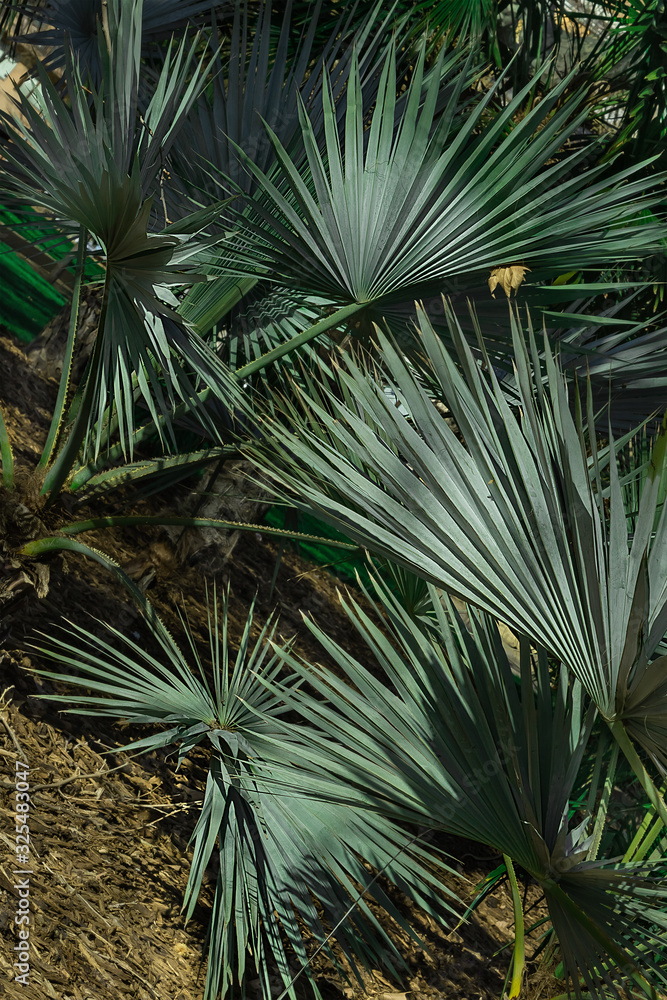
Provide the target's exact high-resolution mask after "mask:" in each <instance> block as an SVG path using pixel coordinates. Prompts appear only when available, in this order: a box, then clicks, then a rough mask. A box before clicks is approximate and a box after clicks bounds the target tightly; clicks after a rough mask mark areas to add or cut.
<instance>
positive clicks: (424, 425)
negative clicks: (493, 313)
mask: <svg viewBox="0 0 667 1000" xmlns="http://www.w3.org/2000/svg"><path fill="white" fill-rule="evenodd" d="M449 320H450V323H451V333H452V337H453V338H454V339H455V341H456V343H457V347H458V352H459V357H458V360H459V364H460V365H461V368H462V372H461V371H459V369H458V368H457V366H456V364H455V362H454V359H453V358H452V356H451V355H450V354H449V352H448V351H447V349H446V348H445V347H444V346H443V344H442V342H441V340H440V339H439V338H438V337H437V336H436V335H435V333H434V331H433V329H432V327H431V326H430V324H429V322H428V318H427V316H426V315H425V314H424V313H423V312H421V311H420V313H419V323H420V331H421V336H422V347H423V350H424V351H425V353H426V354H427V356H428V358H429V359H430V365H431V369H432V377H433V379H434V380H436V381H437V382H438V383H439V387H440V393H441V396H442V398H443V399H444V400H446V403H447V406H448V407H449V411H450V413H451V416H452V418H453V420H454V421H455V423H456V426H457V428H458V430H459V431H460V433H461V434H462V435H463V438H464V440H465V444H464V443H462V441H461V440H460V439H459V437H458V436H457V433H456V432H455V430H453V429H452V427H450V426H449V423H448V422H447V420H446V419H444V418H443V416H442V415H441V414H440V412H439V411H438V409H437V408H436V407H435V406H434V405H433V402H432V401H431V399H430V398H429V396H428V395H427V393H426V391H425V390H424V389H423V388H422V387H421V386H420V385H419V382H418V381H417V380H416V379H415V377H414V375H413V374H412V372H411V371H410V368H409V367H408V365H407V364H406V361H405V360H404V358H403V357H402V356H401V354H400V353H399V352H398V351H397V350H396V347H395V346H394V345H392V343H391V342H390V341H389V340H388V339H387V337H386V336H385V335H383V334H382V333H381V332H379V331H378V340H379V344H380V346H381V351H382V357H383V359H384V363H385V365H386V380H387V381H386V385H385V387H384V388H383V386H382V384H378V383H376V382H374V381H373V380H372V379H371V378H370V377H369V376H368V374H367V373H366V372H364V371H363V370H362V369H361V368H360V367H358V366H357V365H356V364H355V362H354V361H353V360H352V359H351V358H345V359H344V360H343V361H342V363H341V369H340V373H339V377H338V382H339V389H338V391H337V392H332V391H327V389H326V387H324V388H322V387H318V385H317V383H316V382H315V381H314V380H313V381H311V383H310V386H309V390H302V392H301V397H300V407H301V408H300V409H297V408H296V407H289V408H288V409H286V413H287V416H288V426H285V424H284V423H283V422H281V421H280V420H276V419H274V420H273V421H272V423H271V424H270V433H271V438H270V439H269V440H270V441H271V442H272V443H270V444H263V445H262V444H260V443H255V444H250V445H248V446H247V448H246V453H247V454H248V455H250V456H252V457H253V458H254V460H255V461H256V462H257V463H258V465H259V466H260V467H261V468H263V469H264V470H265V472H266V474H267V475H269V476H270V477H272V478H273V479H274V480H275V481H277V482H278V483H280V484H281V486H282V487H284V488H285V494H284V495H285V496H286V497H288V498H289V500H290V502H292V503H294V504H295V505H296V506H297V507H301V508H303V509H307V510H312V511H315V512H317V514H318V516H320V517H321V518H322V519H323V520H325V521H327V522H328V523H330V524H332V525H333V526H335V527H337V528H339V529H340V530H342V531H343V532H344V533H345V534H346V535H347V536H348V537H349V538H350V539H353V540H355V541H357V542H358V543H359V544H362V545H364V546H366V547H367V548H368V549H370V550H371V551H372V552H376V553H378V554H380V555H382V556H384V557H386V558H389V559H392V560H393V561H395V562H397V563H399V564H401V565H403V566H405V567H406V568H407V569H410V570H412V571H414V572H415V573H417V574H418V575H420V576H423V577H424V578H426V579H427V580H429V581H431V582H432V583H435V584H437V585H438V586H441V587H444V588H445V589H447V590H448V591H450V592H451V593H454V594H456V595H457V596H458V597H459V598H462V599H463V600H466V601H469V602H471V603H472V604H474V605H476V606H478V607H480V608H483V609H484V610H485V611H487V612H489V613H490V614H492V615H494V616H495V617H496V618H499V619H500V620H501V621H503V622H506V623H507V624H508V625H509V626H510V627H511V628H513V629H514V630H516V631H517V632H518V633H519V634H522V635H527V636H529V637H530V638H531V639H533V640H535V641H537V642H539V643H540V644H541V645H543V646H544V647H545V648H546V649H548V650H549V652H550V653H551V654H553V655H554V656H556V657H558V659H559V660H560V661H561V662H562V663H564V664H565V665H566V667H567V669H568V670H571V671H572V673H573V674H574V676H576V677H577V679H578V680H579V681H580V683H581V684H582V686H583V688H584V690H585V691H586V693H587V694H588V696H589V697H590V698H591V699H592V700H593V702H594V703H595V705H596V706H597V708H598V710H599V712H600V713H601V715H602V717H603V718H604V719H605V721H606V722H607V724H608V725H609V727H610V729H611V732H612V733H613V735H614V737H615V739H616V740H617V741H618V742H619V744H620V746H621V748H622V749H623V751H624V753H625V754H626V755H627V757H628V759H629V761H630V763H631V764H632V766H633V768H634V769H635V770H636V772H637V775H638V777H639V778H640V780H641V781H642V783H643V785H644V787H645V790H646V792H647V794H648V795H649V797H650V799H651V801H653V802H655V803H656V805H657V806H658V808H659V809H660V810H661V815H662V816H663V818H664V816H665V815H667V812H666V811H665V806H664V804H663V803H662V800H661V799H660V796H659V795H658V793H657V792H656V789H655V786H654V785H653V783H652V781H651V779H650V777H649V775H648V773H647V772H646V770H645V768H644V765H643V764H642V762H641V760H640V758H639V756H638V754H637V750H636V749H635V747H638V748H641V750H643V751H645V752H646V753H647V754H648V755H649V757H650V758H651V759H652V760H653V762H654V764H655V765H656V767H658V768H659V769H660V770H662V771H664V770H665V768H667V743H666V740H665V737H666V735H667V731H666V720H665V710H664V704H663V703H664V695H665V673H664V671H665V663H666V662H667V661H666V660H665V658H664V657H662V656H657V658H656V651H658V652H659V646H660V643H661V642H662V639H663V636H664V634H665V632H666V631H667V587H666V585H665V580H666V579H667V574H666V573H665V563H664V559H665V544H664V537H665V531H667V514H666V513H665V508H664V507H663V509H662V512H661V513H660V516H659V517H658V519H657V526H656V523H655V522H656V507H657V502H658V496H659V488H660V481H661V475H662V468H663V464H664V455H665V448H666V447H667V433H666V431H665V426H664V425H663V430H662V432H661V435H660V436H659V438H658V440H657V442H656V445H655V448H654V450H653V454H652V458H651V464H650V468H649V470H648V473H647V478H646V484H645V486H644V489H643V492H642V496H641V503H640V507H639V513H638V515H637V518H636V522H635V524H634V530H632V531H630V532H629V530H628V526H627V524H626V513H625V508H624V498H623V492H622V488H621V485H620V481H619V476H618V471H617V465H616V461H615V457H614V446H613V444H610V446H609V448H608V449H607V451H606V452H605V453H604V456H602V455H601V453H600V452H599V450H598V447H597V445H596V442H595V434H594V415H593V412H592V407H590V406H589V413H588V426H589V428H590V433H589V435H588V437H587V436H586V432H585V425H584V424H583V421H582V420H581V415H580V414H579V417H577V418H576V419H575V417H573V415H572V414H571V411H570V406H569V402H568V390H567V383H566V381H565V379H564V377H563V375H562V373H561V372H560V370H559V368H558V365H557V363H556V361H555V360H554V358H553V356H552V353H551V350H550V347H549V344H548V341H547V340H546V339H545V344H544V359H545V364H546V384H545V383H544V382H543V380H542V377H541V361H540V357H539V355H538V352H537V346H536V342H535V339H534V337H533V336H532V333H531V334H530V352H529V351H528V348H527V347H526V343H525V340H524V335H523V333H522V331H521V329H520V327H519V325H518V319H517V317H516V316H513V320H512V323H513V339H514V352H515V364H516V370H517V389H518V399H517V400H516V403H517V405H516V406H512V405H510V403H509V402H508V399H507V397H506V396H505V394H504V392H503V389H502V386H501V385H500V383H499V382H498V380H497V379H496V377H495V376H494V374H493V371H492V370H490V371H489V375H488V377H485V376H484V374H483V373H482V371H481V370H480V367H479V365H478V363H477V362H476V361H475V359H474V358H473V355H472V353H471V351H470V348H469V347H468V345H467V344H466V342H465V340H464V338H463V337H462V335H461V332H460V330H459V329H458V327H457V324H456V320H455V318H454V317H453V315H451V313H450V315H449ZM487 367H489V368H490V366H488V365H487ZM398 404H400V405H398ZM587 448H590V449H591V451H592V456H591V458H590V459H588V458H587ZM607 506H608V510H609V513H608V514H607Z"/></svg>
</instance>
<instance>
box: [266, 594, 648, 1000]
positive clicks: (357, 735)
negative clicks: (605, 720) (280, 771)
mask: <svg viewBox="0 0 667 1000" xmlns="http://www.w3.org/2000/svg"><path fill="white" fill-rule="evenodd" d="M375 586H376V590H377V592H378V594H379V596H380V599H381V604H382V606H383V609H384V612H385V621H384V626H385V627H384V628H383V629H380V628H379V627H378V625H377V624H376V622H375V621H374V620H372V619H371V618H370V617H369V616H368V614H367V613H366V612H365V611H364V610H363V609H362V608H361V607H360V606H359V605H358V604H357V603H356V602H354V601H351V602H350V604H349V606H348V608H347V610H348V614H349V616H350V619H351V621H352V623H353V624H354V625H355V627H356V629H357V630H358V633H359V636H360V639H361V640H362V641H363V643H364V644H365V645H366V646H367V647H368V648H369V649H370V651H372V653H373V655H374V658H375V659H376V661H377V662H378V663H379V664H380V665H381V666H382V668H383V672H384V674H385V677H386V680H388V681H389V682H390V686H388V685H386V683H382V682H379V681H378V680H377V679H376V676H374V675H373V674H372V673H371V672H369V671H368V670H367V669H366V668H364V667H363V666H362V665H361V664H360V663H359V661H358V660H357V659H356V658H355V657H354V656H352V655H350V654H349V653H347V652H346V651H344V650H343V649H342V648H341V647H340V646H339V645H338V644H337V643H336V642H335V641H334V640H332V639H331V638H329V637H328V636H327V634H326V631H325V630H324V629H322V628H320V627H318V626H317V625H315V624H313V623H309V628H310V629H311V631H312V632H313V633H314V635H315V636H316V638H317V639H318V640H319V641H320V643H321V644H322V645H323V647H324V649H325V650H326V651H327V654H328V655H329V656H330V657H331V658H333V660H334V661H335V662H336V664H337V666H338V674H339V676H336V677H333V676H332V675H331V673H330V672H328V671H325V670H324V669H319V670H313V667H312V666H311V665H310V664H304V663H302V662H300V661H299V660H298V659H296V658H295V657H294V656H293V655H290V654H287V655H285V654H283V655H285V659H286V660H287V661H288V662H289V664H290V666H291V667H292V669H293V670H294V671H295V672H296V673H297V674H298V675H300V676H301V677H302V678H303V680H307V682H308V687H302V688H299V689H296V688H294V689H293V690H292V691H290V692H285V693H284V696H285V699H286V701H287V702H288V703H289V704H290V705H291V706H292V707H293V708H295V709H296V710H297V711H298V712H299V713H300V715H301V716H302V718H303V719H304V720H306V727H307V728H306V729H305V730H304V743H305V744H307V745H308V747H309V750H308V759H307V760H306V759H305V758H304V759H303V760H302V762H301V766H302V768H303V770H304V778H303V787H304V789H307V788H308V787H309V783H310V782H311V781H312V782H314V783H316V784H317V786H318V787H321V781H322V780H327V779H328V780H329V786H328V790H329V795H330V796H331V798H332V800H336V801H339V800H340V796H341V794H343V795H344V796H345V800H346V801H347V802H348V803H349V805H350V806H351V807H353V808H354V807H356V808H368V807H370V808H373V809H376V810H377V811H378V812H379V813H381V814H383V815H386V816H388V817H391V818H393V819H397V820H399V821H402V822H409V823H419V824H425V825H426V826H428V827H430V828H432V829H442V830H446V831H447V832H449V833H454V834H457V835H458V836H462V837H465V838H466V839H469V840H475V841H479V842H482V843H484V844H487V845H488V846H489V847H492V848H494V849H495V850H498V851H500V852H502V853H503V854H504V855H507V856H508V857H510V858H511V859H512V860H513V861H514V862H515V863H516V864H517V865H519V866H521V867H522V868H523V869H524V870H525V871H527V872H528V873H530V875H531V876H532V878H534V879H535V880H536V881H537V882H538V884H539V885H540V887H541V888H542V890H543V891H544V894H545V898H546V901H547V904H548V906H549V913H550V916H551V919H552V921H553V925H554V928H555V930H556V933H557V937H558V940H559V942H560V945H561V950H562V954H563V958H564V961H565V963H566V969H567V972H568V974H569V976H570V978H571V981H572V985H573V988H574V991H575V993H576V994H577V995H578V996H580V995H581V988H580V980H581V981H583V983H584V984H585V985H586V987H588V989H589V991H590V994H591V995H592V996H594V997H599V998H603V997H606V996H607V993H606V992H605V990H606V989H607V988H608V989H610V990H611V993H612V995H613V996H614V997H619V996H620V995H621V991H622V990H623V988H624V987H625V986H626V985H627V984H628V983H630V984H632V982H633V977H636V976H639V977H644V979H645V980H648V981H650V982H651V983H653V984H655V985H656V986H657V987H658V989H660V988H663V987H664V984H665V983H667V974H666V971H665V968H666V964H667V963H666V961H665V960H666V958H667V956H666V955H665V948H664V931H665V928H666V927H667V882H666V880H665V870H664V861H663V860H662V859H660V860H659V861H657V862H655V863H653V862H652V863H649V864H619V863H617V862H614V861H605V860H601V861H596V860H591V859H589V853H588V852H589V849H590V845H591V838H590V837H589V835H588V834H589V830H587V827H588V826H589V823H590V819H591V818H590V817H586V818H585V821H584V822H583V823H579V824H578V825H574V826H572V827H571V826H570V825H569V823H568V802H569V799H570V798H571V796H572V794H573V792H574V790H575V789H576V783H577V778H578V774H579V770H580V766H581V762H582V758H583V755H584V753H585V751H586V747H587V745H588V743H589V740H590V737H591V731H592V722H593V718H594V714H595V713H594V706H592V705H591V704H590V703H588V704H587V701H586V699H585V697H584V696H583V692H582V689H581V686H580V685H579V683H578V682H577V681H573V680H571V679H568V676H567V671H566V670H564V669H562V668H561V670H560V672H559V673H558V674H557V675H556V680H555V683H554V682H553V681H552V677H551V672H550V670H549V665H548V659H547V656H546V652H545V650H544V649H541V648H538V649H537V650H533V651H532V652H531V649H530V647H529V644H528V643H527V642H526V641H522V642H521V665H520V677H519V683H517V682H516V679H515V677H514V676H513V674H512V671H511V669H510V665H509V663H508V660H507V656H506V653H505V650H504V648H503V644H502V641H501V639H500V635H499V632H498V628H497V625H496V623H495V622H494V621H493V620H492V619H491V618H490V617H489V616H488V615H486V614H483V613H477V612H475V611H473V610H472V609H470V608H469V609H468V615H469V622H470V625H469V629H468V628H466V627H465V626H464V625H463V622H462V620H461V619H460V617H459V616H458V614H457V613H456V612H455V611H454V609H453V607H452V606H451V604H449V602H447V601H445V602H444V603H443V602H442V600H441V597H440V596H439V594H438V592H437V591H436V590H435V588H433V587H431V588H430V595H431V600H432V604H433V609H434V614H435V617H436V620H437V628H433V627H430V628H429V630H428V634H426V633H425V631H424V629H423V627H422V626H421V625H420V624H419V623H416V622H415V621H414V620H413V618H412V617H411V616H410V614H409V612H407V611H404V610H403V609H402V608H400V606H399V604H398V602H397V601H396V600H395V599H394V598H392V597H391V595H390V593H389V591H388V590H387V588H386V587H384V586H383V585H382V584H380V583H376V585H375ZM274 689H275V690H279V688H274ZM313 689H314V692H315V694H313Z"/></svg>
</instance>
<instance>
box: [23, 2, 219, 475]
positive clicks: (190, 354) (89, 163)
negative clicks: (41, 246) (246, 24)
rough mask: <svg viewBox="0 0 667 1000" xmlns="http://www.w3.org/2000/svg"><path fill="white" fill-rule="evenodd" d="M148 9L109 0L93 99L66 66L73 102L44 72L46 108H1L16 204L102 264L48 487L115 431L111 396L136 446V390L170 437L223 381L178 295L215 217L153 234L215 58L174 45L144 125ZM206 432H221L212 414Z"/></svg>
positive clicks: (124, 435) (126, 441) (128, 443)
mask: <svg viewBox="0 0 667 1000" xmlns="http://www.w3.org/2000/svg"><path fill="white" fill-rule="evenodd" d="M141 10H142V5H141V2H140V0H133V3H132V4H129V5H127V4H120V3H119V2H113V3H111V4H110V6H109V31H110V38H111V51H108V50H107V48H106V47H105V45H104V44H103V43H101V56H102V68H103V84H102V86H101V88H100V89H99V90H98V91H93V92H92V94H91V101H90V102H88V101H87V100H86V99H85V97H84V94H85V89H84V88H83V86H82V79H81V75H80V71H79V69H78V67H77V66H75V65H73V64H72V63H71V62H70V64H69V75H70V78H71V80H72V81H73V82H74V83H75V84H76V86H74V87H73V88H72V96H71V103H72V107H71V109H70V108H69V107H68V106H67V105H66V104H65V103H64V102H63V100H62V98H61V97H60V96H59V94H58V93H57V91H56V89H55V88H54V86H53V84H52V83H51V81H50V80H49V78H48V76H47V74H46V72H45V71H44V70H43V69H40V81H41V86H42V95H43V101H42V108H41V111H39V112H38V111H37V110H36V109H35V108H33V107H32V106H31V105H30V103H29V102H28V101H27V100H26V99H25V98H23V97H22V98H21V105H20V111H21V113H22V115H23V116H24V119H25V120H24V121H22V120H21V119H19V118H16V119H11V118H9V117H7V116H5V121H6V122H7V123H8V124H9V125H10V128H11V131H12V142H11V145H10V147H9V148H8V149H7V150H6V151H5V156H6V158H7V160H8V161H9V166H7V167H6V168H5V170H4V174H5V180H6V186H7V188H8V190H9V191H10V192H11V193H12V194H13V197H14V198H15V200H17V201H20V202H23V203H27V204H30V205H39V206H41V207H42V208H43V209H45V210H46V212H47V214H48V216H49V217H50V218H52V219H53V220H55V221H56V222H57V223H58V224H59V225H60V226H61V227H62V229H63V230H65V231H67V230H68V229H69V230H70V232H71V231H72V230H73V231H75V232H76V234H77V235H79V234H81V235H82V237H83V238H85V233H91V234H93V236H94V237H95V239H96V240H97V241H98V242H99V244H100V245H101V247H102V249H103V256H104V261H105V264H106V278H105V294H104V302H103V306H102V313H101V317H100V324H99V334H98V337H97V340H96V343H95V348H94V352H93V355H92V358H91V362H90V364H89V368H88V375H87V378H86V383H85V389H84V391H83V394H82V397H81V404H80V406H79V412H78V415H77V417H76V420H75V423H74V427H73V430H72V431H71V434H70V438H69V440H68V443H67V445H66V446H65V449H64V451H63V452H61V456H60V458H59V460H58V462H57V463H56V467H55V469H54V470H52V472H51V473H50V474H49V477H48V478H47V487H46V488H47V489H55V488H57V487H58V486H59V485H61V484H62V482H63V481H64V478H65V477H66V475H67V473H68V472H69V469H70V468H71V465H72V462H73V461H74V459H75V458H76V456H77V453H78V451H79V448H80V446H81V444H82V442H83V441H84V439H88V445H89V447H88V448H87V449H86V450H87V451H92V454H93V456H96V455H97V454H98V452H99V450H100V448H101V447H102V446H103V445H105V444H106V441H104V440H102V438H101V431H102V429H103V428H104V427H105V426H106V427H107V429H108V424H107V425H105V423H104V421H103V417H104V414H105V410H106V408H107V406H108V405H110V403H111V400H112V399H113V400H114V401H115V405H116V413H117V417H118V424H119V431H120V436H121V443H122V445H123V447H124V448H125V449H127V450H129V451H130V453H131V450H132V430H133V424H134V407H135V400H136V398H137V397H138V398H140V399H143V402H144V404H145V406H146V407H147V408H148V411H149V413H150V414H151V415H152V417H153V418H154V419H157V417H158V416H159V417H160V418H161V419H162V425H165V427H166V431H167V435H169V434H170V433H171V426H170V423H169V413H170V411H171V410H172V409H173V407H174V406H175V403H176V401H185V402H186V403H187V405H188V406H189V407H190V408H195V409H196V408H197V405H198V401H197V395H196V392H197V389H198V388H199V383H200V381H201V380H204V382H205V383H207V384H208V383H213V384H216V383H217V375H216V372H218V371H219V367H220V366H219V362H218V360H217V358H216V356H215V354H214V352H212V351H210V350H209V349H208V348H207V346H206V344H205V343H204V342H203V341H202V340H201V339H200V338H199V337H197V336H196V334H194V333H193V331H192V330H191V329H190V328H189V327H188V326H186V325H184V324H183V323H182V321H181V320H180V319H179V318H178V317H177V315H176V313H175V311H174V307H175V306H177V305H178V302H177V299H176V298H175V296H174V294H173V291H172V288H173V287H174V286H182V285H186V284H188V283H191V282H192V281H197V280H203V279H202V276H200V275H197V274H196V273H194V272H195V268H196V264H197V250H198V248H200V243H199V242H198V240H197V235H196V234H197V230H201V228H202V227H203V226H204V225H206V222H207V218H204V217H202V213H198V214H197V215H196V216H194V217H193V218H191V219H184V220H182V221H181V223H180V225H179V229H178V231H176V232H174V231H173V230H169V229H167V230H164V231H163V232H162V233H159V234H156V233H153V232H151V231H150V230H151V225H150V214H151V202H152V198H151V193H154V192H155V191H156V187H157V184H158V178H159V175H160V172H161V170H162V167H163V164H164V157H165V156H166V155H168V152H169V148H170V146H171V143H172V142H173V139H174V136H175V134H176V131H177V130H178V128H179V127H180V125H181V123H182V121H183V119H184V117H185V115H186V114H187V112H188V110H189V109H190V108H191V106H192V103H193V102H194V100H195V99H196V97H197V96H198V94H199V92H200V90H201V88H202V87H203V86H204V83H205V80H206V72H207V64H206V62H205V61H204V60H203V59H201V58H198V57H197V53H196V46H195V45H192V46H191V47H190V48H188V47H186V44H185V42H183V43H181V45H180V46H179V47H178V48H177V49H175V50H172V49H171V48H170V50H169V52H168V53H167V56H166V58H165V63H164V67H163V72H162V75H161V77H160V80H159V82H158V86H157V88H156V91H155V93H154V95H153V98H152V99H151V101H150V103H149V106H148V108H147V109H146V111H145V115H144V118H143V120H142V121H140V120H139V116H138V107H137V91H138V80H139V73H140V41H141V34H140V29H141ZM217 210H218V209H217V208H216V207H215V206H214V207H213V209H212V210H211V211H212V213H215V212H216V211H217ZM205 215H206V212H204V216H205ZM203 416H204V419H205V417H206V415H205V414H203ZM95 425H97V428H96V430H95V432H93V428H94V426H95ZM208 430H209V432H210V433H212V434H213V435H215V433H216V432H215V427H214V425H213V424H212V423H211V422H210V421H209V425H208Z"/></svg>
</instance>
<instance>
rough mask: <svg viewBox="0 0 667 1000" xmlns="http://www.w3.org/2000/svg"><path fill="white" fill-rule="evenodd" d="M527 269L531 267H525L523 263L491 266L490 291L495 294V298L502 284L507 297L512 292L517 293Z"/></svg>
mask: <svg viewBox="0 0 667 1000" xmlns="http://www.w3.org/2000/svg"><path fill="white" fill-rule="evenodd" d="M526 271H530V268H529V267H524V266H523V264H503V265H502V266H501V267H493V268H491V274H490V275H489V291H490V292H491V294H492V295H493V297H494V299H495V297H496V288H497V286H498V285H500V287H501V288H502V290H503V291H504V293H505V295H506V296H507V298H509V297H510V295H511V294H512V292H514V294H515V295H516V293H517V289H518V287H519V285H520V284H521V282H522V281H523V278H524V275H525V273H526Z"/></svg>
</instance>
